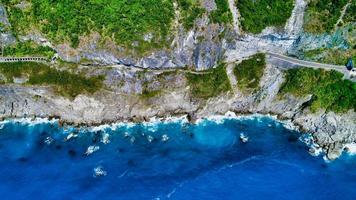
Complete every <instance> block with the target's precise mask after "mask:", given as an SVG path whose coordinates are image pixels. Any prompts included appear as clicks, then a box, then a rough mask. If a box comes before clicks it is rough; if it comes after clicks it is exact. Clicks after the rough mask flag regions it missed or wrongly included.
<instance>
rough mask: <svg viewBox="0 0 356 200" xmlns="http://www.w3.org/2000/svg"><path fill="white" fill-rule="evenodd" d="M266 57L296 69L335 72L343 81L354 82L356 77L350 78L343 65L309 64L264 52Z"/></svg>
mask: <svg viewBox="0 0 356 200" xmlns="http://www.w3.org/2000/svg"><path fill="white" fill-rule="evenodd" d="M266 55H267V56H269V57H270V58H274V59H277V60H281V61H284V62H287V63H290V64H294V65H297V66H298V67H309V68H314V69H325V70H335V71H338V72H340V73H342V74H344V78H345V79H349V80H351V81H353V82H356V77H351V76H350V71H348V70H347V69H346V67H345V66H344V65H332V64H325V63H318V62H311V61H305V60H299V59H296V58H291V57H288V56H285V55H282V54H278V53H272V52H266Z"/></svg>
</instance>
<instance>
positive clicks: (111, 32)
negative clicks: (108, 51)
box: [2, 0, 174, 51]
mask: <svg viewBox="0 0 356 200" xmlns="http://www.w3.org/2000/svg"><path fill="white" fill-rule="evenodd" d="M19 2H20V1H18V0H15V1H14V0H3V1H2V3H3V4H4V5H5V6H6V8H7V11H8V14H9V20H10V22H11V24H12V29H13V31H14V32H15V33H21V32H24V31H26V30H29V29H31V28H33V27H35V28H37V29H39V30H41V31H42V32H43V33H44V34H45V35H46V36H47V37H49V38H50V39H51V40H52V41H55V42H63V41H70V42H71V44H72V46H73V47H77V46H78V44H79V37H80V36H82V35H86V34H88V33H89V32H91V31H97V32H100V33H101V34H102V35H103V36H107V37H110V38H112V39H113V40H114V41H115V42H116V43H117V44H118V45H120V46H123V47H126V48H129V49H135V50H138V51H144V50H147V49H149V48H154V47H161V46H165V45H168V44H169V41H167V37H168V35H169V31H170V28H171V22H172V19H173V17H174V9H173V4H172V0H144V1H143V0H130V1H126V0H90V1H89V0H61V1H53V0H32V1H30V2H31V6H29V7H28V8H26V9H23V10H21V9H19V8H17V7H16V4H18V3H19ZM148 33H150V34H152V37H153V38H152V41H145V40H144V36H145V35H146V34H148ZM133 42H138V43H139V44H138V45H132V43H133ZM142 48H145V49H142Z"/></svg>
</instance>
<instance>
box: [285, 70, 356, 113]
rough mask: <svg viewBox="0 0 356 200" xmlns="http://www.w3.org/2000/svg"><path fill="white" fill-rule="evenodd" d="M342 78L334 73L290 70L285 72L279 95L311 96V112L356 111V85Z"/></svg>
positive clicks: (337, 73) (339, 74)
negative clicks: (284, 79)
mask: <svg viewBox="0 0 356 200" xmlns="http://www.w3.org/2000/svg"><path fill="white" fill-rule="evenodd" d="M342 78H343V75H342V74H341V73H339V72H336V71H325V70H321V69H319V70H314V69H310V68H300V69H290V70H288V71H287V72H286V81H285V82H284V84H283V85H282V87H281V90H280V91H279V93H280V94H281V95H284V94H287V93H290V94H293V95H295V96H297V97H303V96H306V95H310V94H312V95H313V101H312V104H311V110H312V111H317V110H319V109H326V110H330V111H335V112H345V111H348V110H350V109H356V101H355V99H356V83H353V82H351V81H349V80H343V79H342Z"/></svg>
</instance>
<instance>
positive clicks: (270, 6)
mask: <svg viewBox="0 0 356 200" xmlns="http://www.w3.org/2000/svg"><path fill="white" fill-rule="evenodd" d="M236 6H237V8H238V9H239V11H240V13H241V16H242V18H241V25H242V28H243V30H244V31H247V32H250V33H254V34H258V33H261V32H262V30H263V29H265V28H266V27H268V26H277V27H282V26H284V25H285V23H286V22H287V20H288V19H289V17H290V16H291V14H292V10H293V7H294V0H236Z"/></svg>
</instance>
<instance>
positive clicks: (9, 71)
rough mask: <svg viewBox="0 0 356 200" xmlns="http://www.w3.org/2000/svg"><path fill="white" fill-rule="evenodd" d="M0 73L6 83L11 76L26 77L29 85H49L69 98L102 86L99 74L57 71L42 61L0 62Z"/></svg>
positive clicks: (11, 80) (10, 79) (101, 78)
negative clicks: (94, 75)
mask: <svg viewBox="0 0 356 200" xmlns="http://www.w3.org/2000/svg"><path fill="white" fill-rule="evenodd" d="M0 73H1V74H3V75H4V76H5V78H6V82H7V83H12V82H13V78H19V77H27V78H28V82H27V84H29V85H51V86H53V87H54V89H55V91H56V92H58V93H59V94H60V95H63V96H66V97H70V98H74V97H76V96H77V95H79V94H82V93H89V94H92V93H94V92H96V91H98V90H100V89H101V88H102V87H103V77H101V76H97V77H90V78H87V77H85V76H84V75H83V74H73V73H70V72H68V71H64V70H61V71H59V70H57V69H55V68H51V67H49V66H47V65H45V64H42V63H32V62H19V63H0Z"/></svg>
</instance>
